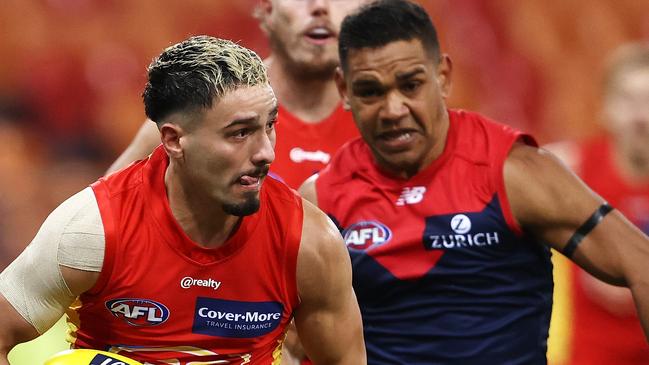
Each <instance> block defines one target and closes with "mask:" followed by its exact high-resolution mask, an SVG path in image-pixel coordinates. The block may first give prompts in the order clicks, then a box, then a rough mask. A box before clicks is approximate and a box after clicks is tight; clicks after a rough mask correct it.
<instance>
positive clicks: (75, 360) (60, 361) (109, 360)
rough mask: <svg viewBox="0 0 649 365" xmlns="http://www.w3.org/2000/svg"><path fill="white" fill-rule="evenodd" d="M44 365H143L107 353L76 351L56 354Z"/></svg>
mask: <svg viewBox="0 0 649 365" xmlns="http://www.w3.org/2000/svg"><path fill="white" fill-rule="evenodd" d="M43 365H142V363H140V362H137V361H135V360H131V359H129V358H128V357H124V356H122V355H117V354H113V353H110V352H106V351H97V350H86V349H74V350H65V351H61V352H59V353H57V354H54V355H53V356H52V357H50V358H49V359H47V360H46V361H45V363H44V364H43Z"/></svg>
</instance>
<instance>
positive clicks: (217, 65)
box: [143, 35, 268, 123]
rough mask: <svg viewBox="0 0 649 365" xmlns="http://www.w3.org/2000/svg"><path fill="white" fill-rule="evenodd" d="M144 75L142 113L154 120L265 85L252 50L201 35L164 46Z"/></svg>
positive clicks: (261, 66) (263, 69) (263, 71)
mask: <svg viewBox="0 0 649 365" xmlns="http://www.w3.org/2000/svg"><path fill="white" fill-rule="evenodd" d="M148 75H149V81H148V82H147V84H146V87H145V90H144V93H143V98H144V104H145V112H146V114H147V116H148V117H149V118H150V119H151V120H153V121H155V122H156V123H159V122H161V121H162V120H164V118H165V117H166V116H168V115H170V114H171V113H174V112H178V111H186V112H188V113H192V112H196V111H198V110H200V109H207V108H210V107H211V106H212V105H213V103H214V102H215V101H218V100H219V99H220V98H221V97H223V95H225V94H226V93H227V92H229V91H232V90H234V89H237V88H240V87H248V86H257V85H264V84H268V75H267V73H266V67H265V66H264V63H263V61H262V60H261V58H260V57H259V56H258V55H257V54H256V53H255V52H254V51H252V50H250V49H248V48H245V47H243V46H240V45H238V44H236V43H234V42H232V41H229V40H225V39H219V38H215V37H210V36H204V35H202V36H194V37H191V38H188V39H187V40H185V41H182V42H180V43H177V44H175V45H173V46H171V47H168V48H167V49H165V50H164V51H163V52H162V53H161V54H160V56H158V57H157V58H155V59H154V60H153V62H151V64H150V65H149V68H148Z"/></svg>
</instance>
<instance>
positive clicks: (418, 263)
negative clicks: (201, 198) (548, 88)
mask: <svg viewBox="0 0 649 365" xmlns="http://www.w3.org/2000/svg"><path fill="white" fill-rule="evenodd" d="M449 119H450V127H449V132H448V136H447V140H446V144H445V149H444V151H443V153H442V154H441V155H440V156H439V158H437V159H436V160H435V161H434V162H432V164H431V165H430V166H428V167H426V168H425V169H424V170H422V171H421V172H419V173H418V174H417V175H415V176H413V177H412V178H410V179H407V180H404V179H400V178H395V177H393V176H391V175H389V174H387V173H386V172H384V171H382V170H381V168H380V167H378V166H377V165H376V163H375V160H374V158H373V157H372V153H371V151H370V149H369V147H368V146H367V145H366V144H365V143H364V142H363V141H362V140H360V139H357V140H354V141H352V142H350V143H348V144H347V145H346V146H344V147H343V148H342V149H341V151H340V152H339V153H338V154H337V155H336V156H335V157H334V159H333V161H332V162H331V163H330V165H329V166H328V167H327V168H325V169H324V170H323V171H322V172H321V174H320V176H319V178H318V180H317V182H316V188H317V198H318V204H319V206H320V208H321V209H322V210H323V211H325V212H326V213H327V214H329V215H330V216H331V217H332V218H333V219H334V220H335V221H336V223H337V224H338V225H339V227H340V228H341V229H342V233H343V235H344V239H345V242H346V244H347V247H348V249H349V253H350V255H351V258H352V266H353V284H354V289H355V291H356V295H357V298H358V301H359V305H360V308H361V312H362V316H363V326H364V335H365V341H366V346H367V354H368V363H369V364H373V365H376V364H386V365H387V364H465V365H466V364H499V365H503V364H526V365H529V364H545V363H546V357H545V353H546V347H547V346H546V340H547V335H548V327H549V320H550V312H551V308H552V289H553V283H552V264H551V262H550V251H549V249H548V248H547V247H545V246H543V245H541V244H539V243H537V242H535V241H534V239H532V238H531V237H529V236H527V235H525V233H524V232H523V231H522V229H521V227H519V226H518V224H517V223H516V221H515V219H514V218H513V216H512V213H511V211H510V207H509V203H508V200H507V195H506V193H505V185H504V179H503V165H504V161H505V159H506V158H507V155H508V153H509V151H510V149H511V148H512V146H513V144H514V143H515V142H516V141H522V142H524V143H528V144H533V145H534V144H535V142H534V140H533V139H532V138H531V137H530V136H528V135H525V134H522V133H520V132H518V131H515V130H513V129H511V128H509V127H507V126H504V125H502V124H498V123H495V122H492V121H490V120H488V119H486V118H484V117H482V116H480V115H478V114H473V113H468V112H464V111H449Z"/></svg>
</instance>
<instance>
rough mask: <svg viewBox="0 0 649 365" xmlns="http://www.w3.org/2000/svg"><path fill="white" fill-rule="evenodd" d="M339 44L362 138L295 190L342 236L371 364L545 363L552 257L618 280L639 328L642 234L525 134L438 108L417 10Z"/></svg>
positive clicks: (391, 4)
mask: <svg viewBox="0 0 649 365" xmlns="http://www.w3.org/2000/svg"><path fill="white" fill-rule="evenodd" d="M339 42H340V60H341V67H342V73H338V74H337V75H336V82H337V84H338V87H339V89H340V91H341V94H342V95H343V99H344V101H345V102H348V103H349V105H350V106H351V109H352V112H353V114H354V120H355V122H356V125H357V126H358V128H359V130H360V133H361V135H362V140H361V139H357V140H354V141H352V142H350V143H348V144H346V145H345V146H344V147H343V148H341V149H340V151H339V152H338V153H337V154H336V156H334V159H333V160H332V162H331V163H330V164H329V165H328V166H327V167H326V168H325V169H324V170H323V171H321V172H320V173H319V174H318V175H316V176H314V177H313V178H311V179H309V180H307V182H306V183H305V184H304V185H303V187H302V188H301V192H302V193H303V196H305V197H307V198H308V199H309V200H311V201H312V202H314V203H316V204H318V206H319V207H320V208H321V209H323V211H324V212H326V213H327V214H328V215H329V216H330V217H332V219H334V221H335V222H337V223H338V224H339V227H340V229H341V230H342V232H343V236H344V239H345V242H346V244H347V247H348V249H349V252H350V255H351V257H352V266H353V272H354V273H353V278H354V289H355V291H356V294H357V297H358V300H359V305H360V307H361V312H362V315H363V326H364V334H365V341H366V347H367V353H368V363H369V364H395V363H413V364H414V363H417V364H545V363H546V341H547V337H548V329H549V325H550V312H551V309H552V293H553V285H552V265H551V263H550V250H549V247H554V248H555V249H557V250H559V251H561V252H562V253H564V254H565V255H566V256H567V257H569V258H571V259H572V260H574V261H575V262H576V263H578V264H579V265H581V266H582V267H584V268H586V269H588V270H589V272H591V273H593V274H595V275H597V276H598V277H599V278H600V279H602V280H607V281H608V282H610V283H616V284H617V285H628V286H629V287H630V288H631V289H632V292H633V298H634V300H635V303H636V305H637V306H638V308H640V313H641V318H642V322H643V324H644V328H645V331H646V332H647V333H649V282H647V280H646V277H647V276H648V275H649V266H647V265H646V262H648V261H649V238H648V237H647V236H646V235H644V234H642V232H640V231H639V230H637V228H636V227H634V226H633V225H632V224H631V223H629V222H628V221H627V220H626V219H625V218H624V216H623V215H622V214H621V213H620V212H618V211H616V210H614V208H611V207H610V206H609V205H608V204H606V202H605V201H604V200H603V199H602V198H600V197H599V196H598V195H596V194H594V193H593V192H592V191H591V190H590V189H588V188H587V187H586V186H585V185H584V184H583V183H582V182H581V181H580V180H579V179H577V178H576V176H575V175H574V174H572V173H571V172H570V171H569V170H568V169H566V168H565V166H564V165H563V164H562V163H561V162H560V161H559V160H558V159H557V158H556V157H554V156H553V155H551V154H550V153H548V152H547V151H545V150H542V149H540V148H538V147H537V146H536V142H535V141H534V139H533V138H532V137H531V136H529V135H526V134H524V133H522V132H520V131H517V130H515V129H512V128H510V127H507V126H505V125H502V124H498V123H496V122H493V121H491V120H489V119H487V118H485V117H483V116H481V115H479V114H476V113H471V112H465V111H461V110H453V109H447V107H446V98H447V96H448V94H449V90H450V85H451V80H452V63H451V60H450V58H449V56H448V55H446V54H443V53H441V51H440V48H439V44H438V41H437V34H436V31H435V28H434V26H433V25H432V23H431V21H430V19H429V18H428V16H427V14H426V12H425V11H424V10H423V9H422V8H421V7H419V6H416V5H415V4H414V3H412V2H409V1H407V0H383V1H377V2H374V3H372V4H370V5H368V6H366V7H363V8H361V9H360V10H359V11H358V12H357V13H354V14H352V15H350V16H348V17H347V18H346V19H345V20H344V21H343V24H342V26H341V33H340V41H339ZM358 192H364V193H363V194H358Z"/></svg>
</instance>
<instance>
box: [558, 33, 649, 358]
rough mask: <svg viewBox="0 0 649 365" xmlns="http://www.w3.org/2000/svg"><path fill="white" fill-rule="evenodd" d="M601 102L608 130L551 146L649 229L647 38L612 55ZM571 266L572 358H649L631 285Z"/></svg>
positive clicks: (634, 220) (640, 225)
mask: <svg viewBox="0 0 649 365" xmlns="http://www.w3.org/2000/svg"><path fill="white" fill-rule="evenodd" d="M602 101H603V105H602V107H603V110H602V117H603V121H602V122H603V123H604V125H603V127H604V130H605V132H604V133H601V134H599V135H597V136H594V137H591V138H589V139H587V140H584V141H578V142H577V141H574V142H573V141H570V142H559V143H555V144H552V145H549V146H547V148H548V149H550V150H551V151H553V152H555V153H556V154H557V155H558V156H559V157H561V158H562V160H563V161H564V162H566V163H567V164H568V165H569V166H570V167H571V168H572V169H573V170H574V171H575V172H576V173H577V174H578V175H579V176H580V177H581V178H582V179H583V180H584V182H586V183H587V184H588V186H590V187H591V188H592V189H593V190H594V191H595V192H597V193H598V194H600V195H602V197H603V198H604V199H606V200H607V201H609V202H610V203H611V204H612V205H614V206H616V208H617V209H619V210H620V211H621V212H623V213H624V214H625V215H626V216H627V218H629V220H630V221H631V222H632V223H634V224H635V225H636V226H637V227H638V228H640V229H641V230H642V231H643V232H645V234H646V233H649V44H646V43H631V44H626V45H623V46H621V47H620V48H619V49H618V50H616V51H615V52H614V53H613V54H612V55H611V57H610V59H609V60H608V64H607V68H606V72H605V75H604V83H603V93H602ZM559 264H563V262H560V263H559ZM567 272H568V273H569V274H570V278H564V277H558V278H557V280H560V281H561V282H562V283H563V282H565V283H567V284H566V285H567V289H568V293H569V297H568V298H567V300H566V302H568V303H571V305H569V306H568V307H567V308H565V309H564V311H566V312H567V313H569V316H568V317H567V318H563V317H558V318H557V321H567V323H566V324H562V323H559V322H557V326H560V327H566V329H565V330H567V331H569V332H568V334H569V335H570V336H569V337H570V338H567V339H561V340H565V341H566V344H567V346H568V352H567V354H566V355H564V356H565V358H566V364H570V365H586V364H588V365H597V364H618V365H631V364H634V365H642V364H644V365H647V364H649V347H647V344H646V343H645V340H644V336H643V333H642V329H641V327H640V324H639V322H638V317H637V314H636V308H635V305H634V303H633V299H632V297H631V292H630V291H629V289H627V288H621V287H615V286H611V285H609V284H606V283H604V282H602V281H599V280H597V279H596V278H595V277H593V276H592V275H590V274H588V273H587V272H585V271H584V270H581V269H580V268H579V267H578V266H576V265H570V267H569V269H568V271H567ZM565 279H571V280H565ZM569 284H571V285H569ZM563 302H564V301H559V303H563ZM553 321H554V318H553Z"/></svg>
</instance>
